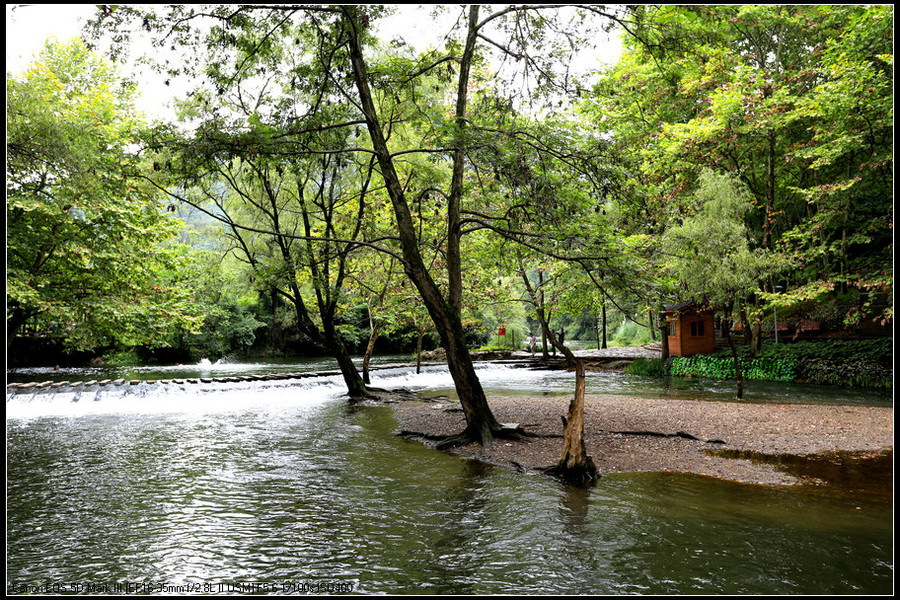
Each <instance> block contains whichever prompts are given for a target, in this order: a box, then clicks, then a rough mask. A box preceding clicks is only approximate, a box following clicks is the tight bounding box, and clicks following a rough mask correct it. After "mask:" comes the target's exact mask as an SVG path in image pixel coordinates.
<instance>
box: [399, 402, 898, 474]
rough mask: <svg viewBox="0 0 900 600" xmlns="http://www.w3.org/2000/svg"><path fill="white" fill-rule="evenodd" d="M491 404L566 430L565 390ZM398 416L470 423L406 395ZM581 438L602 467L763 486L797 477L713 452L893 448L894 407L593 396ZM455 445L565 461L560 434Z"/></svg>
mask: <svg viewBox="0 0 900 600" xmlns="http://www.w3.org/2000/svg"><path fill="white" fill-rule="evenodd" d="M489 402H490V406H491V409H492V411H493V412H494V415H495V416H496V418H497V420H498V421H500V422H501V423H518V424H519V425H520V426H522V427H524V428H525V429H526V430H527V431H529V432H534V433H541V434H561V433H562V421H561V419H560V417H561V416H563V415H565V414H566V412H567V410H568V405H569V399H568V398H566V397H551V396H546V397H528V398H519V397H517V398H500V397H497V398H490V399H489ZM394 414H395V416H396V418H397V420H398V422H399V427H398V429H399V430H406V431H416V432H422V433H427V434H432V435H450V434H455V433H459V432H461V431H462V430H463V429H464V428H465V418H464V416H463V414H462V412H460V411H459V410H458V408H456V407H455V406H454V405H453V403H451V402H449V401H447V400H444V401H441V400H438V401H433V402H422V401H409V400H406V401H401V402H399V403H397V404H395V405H394ZM648 432H652V433H655V434H663V435H649V434H648ZM679 432H683V433H686V434H689V435H690V436H693V437H695V438H699V439H690V438H689V437H685V436H680V435H678V434H679ZM711 441H712V442H711ZM718 442H722V443H718ZM426 443H427V442H426ZM585 444H586V446H587V452H588V455H590V456H591V457H592V458H593V460H594V462H595V464H596V466H597V468H598V469H599V471H600V473H601V474H609V473H617V472H635V471H675V472H686V473H696V474H702V475H709V476H712V477H718V478H722V479H728V480H733V481H744V482H750V483H758V484H796V483H799V482H800V481H799V480H798V479H797V478H796V477H795V476H793V475H790V474H789V473H787V472H784V471H781V470H778V469H776V468H774V467H773V466H771V465H770V464H765V463H763V462H760V461H757V460H746V459H741V458H725V457H723V456H718V455H716V454H714V453H710V451H711V450H719V451H721V450H728V451H739V452H746V453H760V454H763V455H772V456H777V455H817V454H823V453H829V452H854V453H861V454H865V453H872V454H881V453H885V452H892V451H893V409H892V408H890V407H866V406H844V405H797V404H751V403H739V402H713V401H684V400H660V399H646V398H631V397H621V396H588V397H587V398H586V399H585ZM452 452H454V453H456V454H460V455H463V456H467V457H470V458H475V459H478V460H482V461H485V462H489V463H494V464H501V465H509V466H513V467H515V468H519V469H526V470H528V469H537V468H542V467H548V466H551V465H553V464H555V463H556V462H557V461H558V460H559V459H560V457H561V455H562V439H561V438H559V437H548V438H532V440H531V441H529V442H511V441H506V440H496V441H495V443H494V444H493V445H492V446H491V447H489V448H483V447H481V446H480V445H478V444H469V445H466V446H461V447H458V448H456V449H454V450H452Z"/></svg>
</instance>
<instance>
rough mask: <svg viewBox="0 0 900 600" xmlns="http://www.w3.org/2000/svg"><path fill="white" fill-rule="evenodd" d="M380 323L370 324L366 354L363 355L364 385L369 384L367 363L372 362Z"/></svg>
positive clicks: (379, 331)
mask: <svg viewBox="0 0 900 600" xmlns="http://www.w3.org/2000/svg"><path fill="white" fill-rule="evenodd" d="M381 327H382V325H381V323H379V322H375V323H373V324H372V327H371V332H370V333H369V343H368V344H366V353H365V354H364V355H363V382H364V383H366V384H369V383H371V381H370V380H369V361H371V360H372V353H373V352H375V340H377V339H378V334H379V333H381Z"/></svg>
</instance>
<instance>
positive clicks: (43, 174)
mask: <svg viewBox="0 0 900 600" xmlns="http://www.w3.org/2000/svg"><path fill="white" fill-rule="evenodd" d="M133 95H134V86H133V85H132V84H131V83H129V82H123V81H122V80H121V78H120V77H119V75H118V74H117V73H116V72H115V69H114V68H113V67H112V65H111V64H110V63H109V62H108V61H106V60H104V59H102V58H99V57H98V56H96V55H94V54H93V53H92V52H90V50H89V49H88V48H87V46H86V45H85V44H84V43H83V42H81V40H74V41H72V42H69V43H66V44H48V46H47V47H46V49H45V50H44V52H43V54H42V55H41V58H40V60H39V61H38V62H36V63H35V64H34V65H32V66H31V68H30V69H29V70H27V71H26V72H25V73H24V74H22V75H21V76H16V77H13V76H12V75H10V74H7V96H6V98H7V120H6V123H7V159H6V168H7V202H6V218H7V338H8V339H9V337H10V336H12V335H15V334H16V333H17V332H18V331H19V330H21V328H22V327H25V326H26V325H27V326H28V327H29V328H30V329H31V330H33V331H34V332H35V333H41V334H49V335H53V336H56V337H60V338H62V340H63V342H64V343H65V344H66V345H67V346H68V347H70V348H73V349H89V348H93V347H97V346H100V345H114V344H125V345H135V344H153V343H156V344H165V343H167V340H168V339H170V337H171V335H172V334H173V333H175V332H177V331H180V330H182V329H188V330H190V329H194V328H196V327H197V326H198V325H199V324H200V322H201V319H202V317H201V316H200V315H198V314H197V313H196V312H195V311H194V307H193V306H192V303H191V299H190V293H189V291H188V290H187V289H185V288H184V287H182V286H180V285H179V283H178V279H179V277H180V273H182V272H183V268H184V267H185V260H184V259H185V256H184V254H183V248H180V247H179V245H178V244H174V243H172V239H173V238H174V236H175V234H176V233H177V231H178V228H179V222H178V221H177V219H175V218H174V216H173V215H172V214H171V213H169V212H167V211H166V209H165V205H164V204H162V203H161V202H160V200H159V198H158V197H157V196H156V194H155V193H154V192H153V191H152V190H151V189H150V188H149V187H148V186H147V185H146V184H145V183H144V182H143V181H142V179H141V177H140V171H141V168H142V166H143V165H142V164H141V157H140V156H139V155H138V154H137V153H135V151H134V145H135V143H136V142H137V141H138V137H139V135H140V134H141V133H142V128H143V124H142V123H141V121H140V119H139V118H138V116H137V115H136V113H135V111H134V107H133V102H132V101H133ZM51 324H59V325H62V326H60V327H53V326H52V325H51Z"/></svg>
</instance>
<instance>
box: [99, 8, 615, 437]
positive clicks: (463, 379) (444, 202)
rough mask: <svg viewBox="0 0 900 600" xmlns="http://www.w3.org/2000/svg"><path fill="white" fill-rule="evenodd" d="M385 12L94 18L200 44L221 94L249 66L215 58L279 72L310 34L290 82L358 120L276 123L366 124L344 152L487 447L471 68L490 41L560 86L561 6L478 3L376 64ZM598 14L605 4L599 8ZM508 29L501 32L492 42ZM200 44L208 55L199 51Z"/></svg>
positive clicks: (309, 108)
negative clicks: (435, 248)
mask: <svg viewBox="0 0 900 600" xmlns="http://www.w3.org/2000/svg"><path fill="white" fill-rule="evenodd" d="M384 10H385V9H384V8H383V7H364V6H337V7H333V6H311V5H295V6H289V5H277V6H260V7H254V6H246V7H238V8H232V7H222V6H218V7H202V8H195V7H175V8H173V9H171V10H169V11H168V13H167V14H165V15H163V16H162V17H160V16H159V15H157V14H153V13H148V14H138V13H137V12H136V11H134V10H131V9H127V10H126V9H122V8H121V7H120V8H119V9H118V10H115V11H112V13H111V14H110V13H109V11H106V12H105V13H104V18H101V19H99V20H98V23H99V25H100V27H101V28H103V27H107V26H109V27H112V28H115V29H116V30H117V31H118V32H122V31H124V29H125V27H124V25H123V24H124V23H125V22H127V21H129V17H133V16H137V19H136V22H138V23H140V25H141V26H143V27H144V28H146V29H148V30H155V31H157V32H164V34H163V35H159V36H158V37H157V38H156V41H157V42H158V43H160V45H161V46H167V45H169V44H172V43H178V44H184V45H188V44H190V45H191V47H193V48H194V49H196V50H198V52H195V53H194V54H193V56H200V57H201V58H202V59H203V60H205V64H201V65H200V67H201V68H200V70H199V71H195V73H197V74H202V75H204V76H205V77H206V78H208V79H210V80H213V81H214V82H215V83H214V84H213V85H214V89H216V90H217V93H225V89H226V87H227V85H226V84H228V83H230V82H231V81H233V79H234V77H236V76H237V75H238V73H236V72H234V71H230V72H226V71H225V70H224V69H223V67H225V68H227V67H229V66H234V65H236V66H237V67H238V69H239V70H243V69H244V67H245V63H244V62H243V61H237V62H235V61H233V60H216V57H217V56H218V57H220V58H230V57H233V55H234V54H235V53H237V54H242V53H243V54H245V55H250V54H263V55H265V56H268V57H272V60H273V63H272V64H273V65H274V68H282V66H283V65H281V64H280V63H278V61H277V60H275V59H276V58H278V57H279V52H280V51H279V50H278V48H279V44H280V43H283V42H285V41H288V42H290V41H296V42H297V43H300V44H302V43H305V39H306V38H309V39H310V41H309V43H310V44H311V46H312V47H313V50H312V51H311V52H310V53H308V54H307V60H305V61H304V62H302V63H299V64H296V65H292V66H290V65H289V66H288V71H287V73H288V74H290V75H293V76H294V81H293V82H292V85H305V86H308V87H310V88H313V89H315V88H317V87H319V88H323V89H324V86H329V87H333V89H336V90H338V91H339V93H340V94H342V96H343V98H342V102H345V103H346V104H347V105H348V106H352V107H355V109H356V111H357V116H356V117H354V118H351V119H350V120H347V119H343V120H340V121H334V120H329V119H328V117H327V115H325V116H324V117H322V118H320V119H318V120H317V121H316V123H315V124H313V123H312V121H311V120H315V117H316V116H320V117H321V116H322V112H321V111H320V110H319V109H320V108H321V107H322V103H324V102H326V101H327V99H326V98H325V96H324V95H323V96H322V97H321V100H322V103H319V102H314V103H311V104H304V105H303V106H302V107H297V111H296V112H297V113H302V116H303V119H302V120H298V119H296V118H293V117H292V118H288V119H286V120H285V119H282V120H281V121H280V123H279V124H280V125H286V126H288V127H295V132H296V128H299V130H303V131H312V130H314V129H315V130H319V131H321V130H323V129H329V128H338V127H356V126H357V124H358V123H360V122H361V123H362V124H364V126H365V130H366V131H367V133H368V147H366V148H363V147H362V146H361V145H358V146H357V147H356V148H348V149H347V150H353V151H363V152H371V154H372V156H374V158H375V161H376V164H377V166H378V171H379V174H380V176H381V179H382V181H383V185H384V188H385V190H386V193H387V195H388V197H389V198H390V202H391V206H392V209H393V212H394V219H395V226H396V232H397V234H396V238H397V245H398V246H399V250H398V256H399V257H400V258H401V259H402V264H403V268H404V271H405V272H406V274H407V276H408V277H409V278H410V280H411V281H412V283H413V284H414V285H415V286H416V289H417V291H418V293H419V295H420V297H421V298H422V301H423V303H424V304H425V306H426V308H427V310H428V312H429V314H430V316H431V318H432V320H433V322H434V324H435V328H436V330H437V332H438V334H439V336H440V338H441V344H442V346H443V347H444V348H445V349H446V351H447V357H448V359H447V360H448V365H449V369H450V372H451V374H452V376H453V379H454V382H455V384H456V388H457V391H458V394H459V397H460V401H461V403H462V406H463V410H464V413H465V416H466V420H467V427H466V430H465V431H464V432H463V434H462V435H461V436H459V438H458V441H464V440H469V439H474V440H477V441H479V442H482V443H486V444H487V443H490V442H491V440H492V438H493V437H494V436H495V435H497V434H501V433H503V432H502V427H501V426H500V424H499V423H498V422H497V421H496V419H495V418H494V416H493V414H492V413H491V411H490V408H489V407H488V404H487V399H486V397H485V394H484V390H483V389H482V387H481V384H480V382H479V380H478V377H477V375H476V373H475V369H474V365H473V363H472V360H471V357H470V356H469V352H468V349H467V347H466V336H465V329H464V327H463V321H462V316H461V313H462V305H463V302H462V297H463V288H464V286H463V281H462V255H461V242H460V240H461V236H462V235H463V228H462V216H461V215H462V207H463V204H464V202H465V200H466V195H467V186H466V181H465V173H466V163H467V151H468V150H469V149H470V148H471V146H472V144H473V143H474V142H473V138H472V136H471V135H470V129H471V128H470V127H469V126H468V124H469V117H470V114H469V104H470V95H471V88H472V85H473V83H474V80H473V78H472V72H473V67H474V66H476V65H477V64H478V61H480V60H481V59H482V52H481V50H480V47H491V48H496V49H499V50H501V51H502V52H503V53H504V54H505V55H506V56H508V57H515V58H516V59H517V60H520V61H522V64H524V65H527V66H528V67H529V69H530V72H531V73H533V74H536V77H535V78H534V79H532V80H530V81H531V82H532V83H533V84H535V85H536V86H538V88H540V89H543V90H544V91H546V90H549V89H551V88H553V89H559V88H558V87H554V86H556V84H558V83H559V81H561V79H560V78H559V77H557V76H556V75H554V74H553V72H551V71H549V70H548V69H547V66H548V65H549V64H550V63H549V62H547V61H544V60H539V58H540V57H542V56H543V57H549V56H550V55H551V54H552V53H553V52H552V51H548V50H553V48H551V46H552V45H553V44H552V43H551V42H552V40H553V38H552V37H551V36H549V35H548V33H549V32H551V31H552V30H553V27H554V25H556V24H557V22H556V21H554V19H552V18H548V17H547V16H545V13H549V14H552V13H554V12H555V10H556V9H555V7H510V8H504V9H500V10H498V11H496V12H494V13H491V14H489V15H483V14H482V12H481V8H480V7H478V6H471V7H469V8H467V9H466V10H465V14H464V15H462V17H461V19H460V20H459V21H458V23H459V29H458V30H457V33H458V34H459V37H458V38H457V39H451V41H450V42H449V43H448V44H447V46H446V48H444V49H441V51H440V52H437V51H435V52H429V53H425V54H424V55H422V56H419V57H416V56H409V55H406V54H403V55H400V54H399V53H398V54H397V55H395V56H393V57H391V58H389V59H387V60H384V61H381V60H379V57H378V56H377V55H376V54H374V53H373V49H374V48H375V40H374V38H373V29H372V24H373V22H374V20H375V19H377V18H378V17H379V16H381V15H382V14H383V13H384ZM591 10H593V11H597V10H598V9H597V8H596V7H593V9H591ZM107 17H108V19H107ZM200 18H211V19H212V21H211V23H212V26H211V27H209V28H207V29H198V28H196V27H192V25H193V24H194V21H196V20H198V19H200ZM507 26H508V28H506V27H507ZM492 28H493V30H492ZM571 31H574V29H572V30H570V33H571ZM166 34H167V35H168V36H169V37H168V38H167V37H165V35H166ZM507 34H509V35H508V37H507V38H506V39H502V38H498V37H497V35H507ZM558 39H559V41H560V42H561V45H562V46H567V47H569V48H571V47H572V46H574V45H575V44H572V43H571V42H572V38H571V36H569V37H567V36H563V37H560V38H558ZM201 49H202V50H204V52H200V51H199V50H201ZM207 52H208V53H207ZM217 53H218V54H217ZM210 57H212V60H210ZM251 62H252V61H251ZM249 64H251V63H250V62H248V63H247V65H249ZM373 65H374V66H373ZM168 68H169V69H170V70H171V72H173V73H175V72H177V71H178V70H179V68H178V66H177V65H169V67H168ZM264 73H265V70H263V71H260V76H262V75H263V74H264ZM536 91H538V90H537V88H536ZM445 95H446V96H445ZM441 97H449V98H451V100H450V109H449V114H447V113H442V111H441V110H431V109H430V107H429V106H430V105H429V103H428V102H427V101H425V102H423V100H425V99H427V98H441ZM401 99H402V102H401ZM432 105H433V104H432ZM286 106H287V105H286ZM266 117H267V115H262V116H261V118H263V119H265V118H266ZM495 117H496V119H497V120H498V121H502V118H503V113H502V111H500V110H497V111H495ZM416 119H417V120H418V122H417V124H418V125H419V127H418V128H417V130H418V132H419V135H418V136H415V135H414V136H412V137H409V138H407V139H400V136H397V139H394V138H392V136H393V135H394V134H395V130H396V128H397V127H398V126H399V124H400V123H401V122H403V121H409V120H416ZM410 153H418V154H423V155H429V156H432V157H433V158H434V159H436V160H441V159H446V161H447V164H448V168H449V173H450V174H449V177H448V178H447V179H446V180H444V181H442V182H440V184H439V185H436V184H435V183H434V182H433V179H432V178H431V177H428V178H426V179H421V178H419V174H418V173H416V172H415V171H413V170H408V168H407V163H406V162H405V160H404V157H405V156H407V155H408V154H410ZM429 198H430V199H431V200H432V201H434V200H438V201H439V202H440V204H441V206H442V211H441V212H442V215H443V220H444V223H445V229H444V233H443V235H444V239H443V240H442V243H441V253H442V254H443V256H444V260H443V261H441V264H443V265H445V268H444V269H443V270H442V272H440V273H438V272H436V271H434V270H433V269H432V268H431V265H430V264H429V263H428V262H426V260H425V257H424V254H423V244H422V242H423V240H422V239H421V238H420V236H419V230H418V228H417V216H416V215H415V214H414V210H413V207H414V206H415V204H416V202H417V201H424V200H426V199H429Z"/></svg>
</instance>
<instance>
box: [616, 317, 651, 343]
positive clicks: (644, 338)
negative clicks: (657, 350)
mask: <svg viewBox="0 0 900 600" xmlns="http://www.w3.org/2000/svg"><path fill="white" fill-rule="evenodd" d="M650 341H651V338H650V330H649V329H648V328H647V327H642V326H641V325H638V324H637V323H635V322H633V321H625V322H623V323H622V324H621V325H619V326H618V327H617V328H616V331H615V333H613V336H612V338H611V339H610V340H609V341H608V342H609V345H610V346H644V345H646V344H649V343H650Z"/></svg>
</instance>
